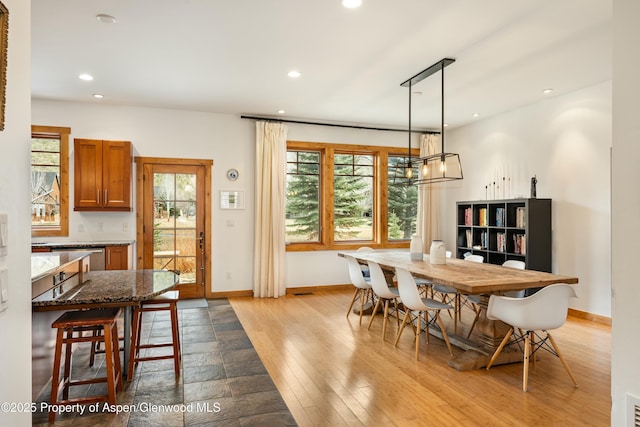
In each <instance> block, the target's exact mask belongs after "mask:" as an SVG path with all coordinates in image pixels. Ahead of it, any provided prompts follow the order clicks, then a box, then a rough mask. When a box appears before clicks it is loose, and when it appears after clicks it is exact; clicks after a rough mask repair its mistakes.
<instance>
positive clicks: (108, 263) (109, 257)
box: [107, 249, 111, 265]
mask: <svg viewBox="0 0 640 427" xmlns="http://www.w3.org/2000/svg"><path fill="white" fill-rule="evenodd" d="M107 265H111V249H107Z"/></svg>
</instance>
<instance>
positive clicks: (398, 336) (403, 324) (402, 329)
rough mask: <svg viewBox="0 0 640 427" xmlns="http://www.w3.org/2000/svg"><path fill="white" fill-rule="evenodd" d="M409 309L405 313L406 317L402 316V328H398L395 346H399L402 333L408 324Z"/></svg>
mask: <svg viewBox="0 0 640 427" xmlns="http://www.w3.org/2000/svg"><path fill="white" fill-rule="evenodd" d="M409 313H410V312H409V310H407V311H406V312H405V313H404V317H403V318H402V324H401V325H400V329H398V334H397V335H396V341H395V342H394V343H393V346H394V347H397V346H398V342H399V341H400V335H402V331H404V328H405V327H406V326H407V323H408V322H407V319H408V318H409Z"/></svg>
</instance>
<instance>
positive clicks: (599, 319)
mask: <svg viewBox="0 0 640 427" xmlns="http://www.w3.org/2000/svg"><path fill="white" fill-rule="evenodd" d="M569 316H572V317H576V318H578V319H584V320H590V321H592V322H593V323H599V324H601V325H607V326H611V318H610V317H606V316H600V315H599V314H593V313H589V312H586V311H580V310H576V309H573V308H570V309H569Z"/></svg>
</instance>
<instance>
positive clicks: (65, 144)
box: [31, 126, 71, 236]
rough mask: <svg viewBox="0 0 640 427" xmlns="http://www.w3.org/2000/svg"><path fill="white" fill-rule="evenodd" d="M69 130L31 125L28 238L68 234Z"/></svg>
mask: <svg viewBox="0 0 640 427" xmlns="http://www.w3.org/2000/svg"><path fill="white" fill-rule="evenodd" d="M70 133H71V129H69V128H63V127H51V126H31V235H32V236H68V235H69V206H68V200H69V185H68V173H69V134H70Z"/></svg>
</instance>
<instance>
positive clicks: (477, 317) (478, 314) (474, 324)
mask: <svg viewBox="0 0 640 427" xmlns="http://www.w3.org/2000/svg"><path fill="white" fill-rule="evenodd" d="M479 318H480V307H478V308H477V310H476V317H474V318H473V323H472V324H471V327H470V328H469V333H468V334H467V339H469V337H470V336H471V332H473V328H475V326H476V323H478V319H479Z"/></svg>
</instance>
